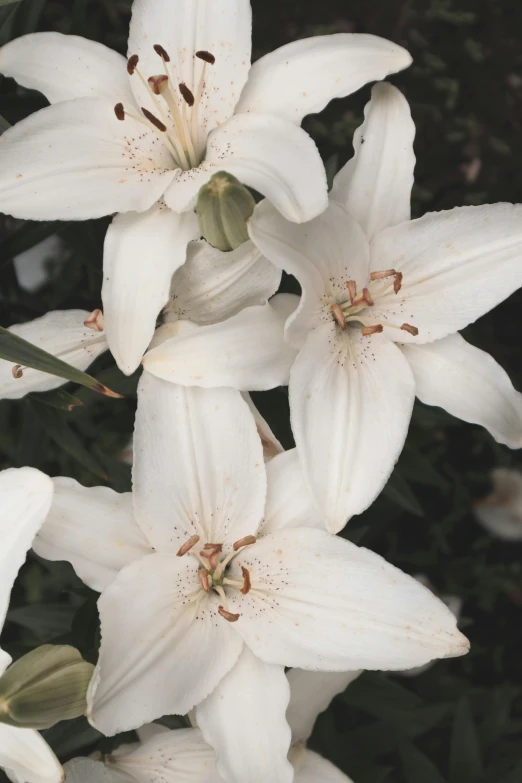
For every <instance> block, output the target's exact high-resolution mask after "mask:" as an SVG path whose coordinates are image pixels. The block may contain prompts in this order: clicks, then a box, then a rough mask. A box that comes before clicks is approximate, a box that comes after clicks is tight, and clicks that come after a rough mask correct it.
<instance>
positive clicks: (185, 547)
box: [176, 536, 199, 557]
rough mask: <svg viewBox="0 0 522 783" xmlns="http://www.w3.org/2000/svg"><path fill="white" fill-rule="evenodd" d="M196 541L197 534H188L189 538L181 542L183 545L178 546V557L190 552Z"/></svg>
mask: <svg viewBox="0 0 522 783" xmlns="http://www.w3.org/2000/svg"><path fill="white" fill-rule="evenodd" d="M198 541H199V536H190V538H189V540H188V541H186V542H185V543H184V544H183V546H180V548H179V549H178V551H177V552H176V555H177V556H178V557H183V555H186V554H187V552H190V550H191V549H192V547H193V546H196V544H197V543H198Z"/></svg>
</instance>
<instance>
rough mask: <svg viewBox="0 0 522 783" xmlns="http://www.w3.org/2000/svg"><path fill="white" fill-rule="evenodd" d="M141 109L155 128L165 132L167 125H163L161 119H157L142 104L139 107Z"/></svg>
mask: <svg viewBox="0 0 522 783" xmlns="http://www.w3.org/2000/svg"><path fill="white" fill-rule="evenodd" d="M141 110H142V112H143V114H144V115H145V117H146V118H147V119H148V121H149V122H151V123H152V124H153V125H154V127H155V128H157V129H158V130H159V131H161V132H162V133H166V132H167V126H166V125H164V124H163V123H162V121H161V120H158V118H157V117H155V116H154V114H153V113H152V112H151V111H149V110H148V109H144V108H143V106H142V107H141Z"/></svg>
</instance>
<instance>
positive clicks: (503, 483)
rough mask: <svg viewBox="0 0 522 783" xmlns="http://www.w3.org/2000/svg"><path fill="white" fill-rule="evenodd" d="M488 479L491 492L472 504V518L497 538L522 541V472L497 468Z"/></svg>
mask: <svg viewBox="0 0 522 783" xmlns="http://www.w3.org/2000/svg"><path fill="white" fill-rule="evenodd" d="M491 479H492V481H493V491H492V492H491V494H489V495H488V496H487V497H486V498H484V499H483V500H479V501H477V502H476V503H475V505H474V507H473V513H474V515H475V519H476V520H477V522H480V524H481V525H482V527H483V528H485V529H486V530H487V531H488V532H490V533H491V534H492V535H493V536H495V537H496V538H501V539H503V540H504V541H522V473H521V472H520V471H519V470H510V469H509V468H496V469H495V470H494V471H493V472H492V473H491Z"/></svg>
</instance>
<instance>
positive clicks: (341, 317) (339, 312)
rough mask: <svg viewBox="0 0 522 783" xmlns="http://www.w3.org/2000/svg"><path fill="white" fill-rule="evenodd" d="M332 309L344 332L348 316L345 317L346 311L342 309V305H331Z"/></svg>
mask: <svg viewBox="0 0 522 783" xmlns="http://www.w3.org/2000/svg"><path fill="white" fill-rule="evenodd" d="M330 310H331V311H332V313H333V315H334V318H335V320H336V321H337V323H338V324H339V326H340V327H341V329H342V330H343V332H344V330H345V329H346V318H345V317H344V313H343V311H342V309H341V305H338V304H334V305H332V306H331V307H330Z"/></svg>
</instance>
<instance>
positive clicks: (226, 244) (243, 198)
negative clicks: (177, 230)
mask: <svg viewBox="0 0 522 783" xmlns="http://www.w3.org/2000/svg"><path fill="white" fill-rule="evenodd" d="M255 205H256V202H255V201H254V197H253V196H252V194H251V193H250V191H249V190H247V188H245V186H244V185H242V184H241V182H240V181H239V180H238V179H236V178H235V177H233V176H232V174H227V173H226V171H220V172H218V173H217V174H214V176H213V177H212V178H211V180H210V181H209V182H208V183H207V184H206V185H204V186H203V187H202V188H201V190H200V191H199V196H198V204H197V207H196V212H197V214H198V218H199V228H200V231H201V234H202V235H203V236H204V237H205V239H206V240H207V242H208V243H209V245H212V247H216V248H217V249H218V250H223V251H229V250H235V249H236V247H239V246H240V245H242V244H243V242H246V241H247V239H248V231H247V227H246V221H247V220H248V218H249V217H251V216H252V213H253V212H254V207H255Z"/></svg>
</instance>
